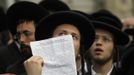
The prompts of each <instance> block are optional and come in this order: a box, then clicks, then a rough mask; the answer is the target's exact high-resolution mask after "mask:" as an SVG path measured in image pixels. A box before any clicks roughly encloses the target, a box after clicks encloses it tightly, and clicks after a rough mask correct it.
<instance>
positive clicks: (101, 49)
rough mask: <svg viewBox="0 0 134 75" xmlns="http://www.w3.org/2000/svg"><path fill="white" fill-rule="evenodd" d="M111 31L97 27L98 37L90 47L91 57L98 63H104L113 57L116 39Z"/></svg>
mask: <svg viewBox="0 0 134 75" xmlns="http://www.w3.org/2000/svg"><path fill="white" fill-rule="evenodd" d="M113 40H114V39H113V36H112V34H111V33H110V32H108V31H105V30H102V29H96V39H95V42H94V43H93V45H92V46H91V48H90V54H91V59H92V61H93V62H96V63H104V62H107V61H109V60H112V58H113V49H114V41H113Z"/></svg>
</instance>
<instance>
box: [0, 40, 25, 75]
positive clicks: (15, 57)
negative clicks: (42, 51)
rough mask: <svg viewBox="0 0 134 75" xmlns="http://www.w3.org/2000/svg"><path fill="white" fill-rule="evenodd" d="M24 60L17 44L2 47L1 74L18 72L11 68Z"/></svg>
mask: <svg viewBox="0 0 134 75" xmlns="http://www.w3.org/2000/svg"><path fill="white" fill-rule="evenodd" d="M22 60H23V57H22V55H21V53H20V51H19V49H18V47H17V45H16V43H15V42H13V43H11V44H10V45H9V46H2V47H0V74H1V73H6V72H13V73H14V72H17V71H13V70H12V71H11V69H10V68H11V67H12V66H13V65H14V64H16V63H17V62H20V61H22Z"/></svg>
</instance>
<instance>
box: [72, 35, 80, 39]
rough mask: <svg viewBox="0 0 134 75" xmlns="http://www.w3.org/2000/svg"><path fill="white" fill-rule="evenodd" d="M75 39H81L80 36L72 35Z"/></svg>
mask: <svg viewBox="0 0 134 75" xmlns="http://www.w3.org/2000/svg"><path fill="white" fill-rule="evenodd" d="M72 38H73V40H79V39H80V38H79V37H78V36H76V35H72Z"/></svg>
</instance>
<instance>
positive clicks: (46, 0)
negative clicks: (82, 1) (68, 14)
mask: <svg viewBox="0 0 134 75" xmlns="http://www.w3.org/2000/svg"><path fill="white" fill-rule="evenodd" d="M39 5H40V6H42V7H44V8H45V9H47V10H48V11H49V12H56V11H67V10H70V8H69V6H68V5H67V4H65V3H64V2H62V1H61V0H42V1H41V2H39Z"/></svg>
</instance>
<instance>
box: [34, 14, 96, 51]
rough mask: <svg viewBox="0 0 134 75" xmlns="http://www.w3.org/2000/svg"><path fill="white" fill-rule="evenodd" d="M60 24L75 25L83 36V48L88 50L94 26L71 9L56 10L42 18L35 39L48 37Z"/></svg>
mask: <svg viewBox="0 0 134 75" xmlns="http://www.w3.org/2000/svg"><path fill="white" fill-rule="evenodd" d="M61 24H72V25H74V26H76V27H77V28H78V30H79V31H80V34H81V36H82V37H83V40H84V41H83V44H84V46H85V49H86V50H88V48H89V47H90V46H91V45H92V43H93V41H94V38H95V31H94V27H93V26H92V24H91V22H89V19H88V18H86V17H85V16H83V15H81V14H78V13H75V12H71V11H61V12H56V13H53V14H51V15H49V16H47V17H45V18H43V19H42V20H41V21H40V22H39V26H38V27H37V29H36V34H35V36H36V39H37V40H42V39H47V38H50V37H51V36H52V33H53V31H54V29H55V28H56V27H57V26H58V25H61Z"/></svg>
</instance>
